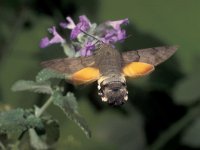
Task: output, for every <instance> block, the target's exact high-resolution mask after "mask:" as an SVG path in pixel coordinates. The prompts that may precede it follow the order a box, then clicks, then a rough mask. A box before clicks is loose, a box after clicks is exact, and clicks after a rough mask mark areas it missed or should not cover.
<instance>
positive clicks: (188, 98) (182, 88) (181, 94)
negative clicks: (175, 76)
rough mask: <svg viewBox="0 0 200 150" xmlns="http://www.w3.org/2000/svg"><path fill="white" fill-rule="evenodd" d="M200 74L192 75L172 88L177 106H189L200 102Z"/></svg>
mask: <svg viewBox="0 0 200 150" xmlns="http://www.w3.org/2000/svg"><path fill="white" fill-rule="evenodd" d="M199 76H200V74H197V75H192V76H190V77H189V78H186V79H183V80H182V81H180V82H179V83H178V84H177V85H176V87H175V88H174V93H173V95H174V98H175V102H176V103H177V104H184V105H191V104H194V103H195V102H196V101H199V100H200V92H199V89H200V78H199Z"/></svg>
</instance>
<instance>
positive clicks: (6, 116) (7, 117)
mask: <svg viewBox="0 0 200 150" xmlns="http://www.w3.org/2000/svg"><path fill="white" fill-rule="evenodd" d="M29 128H39V129H40V128H43V123H42V121H41V120H40V118H38V117H35V116H34V115H33V114H32V113H31V112H30V110H23V109H20V108H18V109H14V110H10V111H7V112H1V113H0V134H7V136H8V139H9V138H15V139H16V138H18V137H19V136H20V135H21V134H22V133H23V132H24V131H26V130H27V129H29Z"/></svg>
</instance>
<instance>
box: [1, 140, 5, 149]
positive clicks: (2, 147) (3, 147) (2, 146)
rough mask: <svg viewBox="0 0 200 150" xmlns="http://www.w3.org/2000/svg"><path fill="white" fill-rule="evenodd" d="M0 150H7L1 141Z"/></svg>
mask: <svg viewBox="0 0 200 150" xmlns="http://www.w3.org/2000/svg"><path fill="white" fill-rule="evenodd" d="M0 148H1V149H2V150H6V148H5V146H4V145H3V143H2V142H1V141H0Z"/></svg>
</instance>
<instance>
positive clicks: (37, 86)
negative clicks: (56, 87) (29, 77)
mask: <svg viewBox="0 0 200 150" xmlns="http://www.w3.org/2000/svg"><path fill="white" fill-rule="evenodd" d="M11 89H12V90H13V91H31V92H36V93H45V94H51V93H52V89H51V85H50V82H34V81H26V80H19V81H17V82H16V83H15V84H14V85H13V86H12V88H11Z"/></svg>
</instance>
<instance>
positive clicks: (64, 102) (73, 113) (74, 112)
mask: <svg viewBox="0 0 200 150" xmlns="http://www.w3.org/2000/svg"><path fill="white" fill-rule="evenodd" d="M52 98H53V102H54V104H55V105H56V106H58V107H59V108H61V109H62V110H63V112H64V113H65V114H66V116H67V117H68V118H69V119H71V120H73V121H74V122H75V123H76V124H77V125H78V126H79V127H80V128H81V129H82V130H83V132H84V133H85V134H86V136H87V137H91V131H90V129H89V127H88V125H87V123H86V121H85V120H84V118H82V117H81V116H80V114H79V112H78V105H77V102H76V98H75V96H74V94H73V93H71V92H68V93H67V95H66V96H62V94H61V92H59V91H56V92H54V93H53V95H52Z"/></svg>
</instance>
